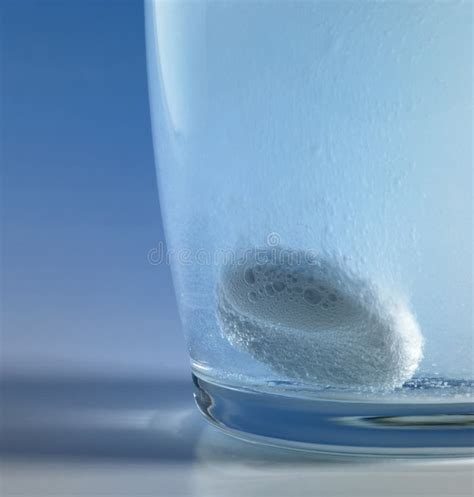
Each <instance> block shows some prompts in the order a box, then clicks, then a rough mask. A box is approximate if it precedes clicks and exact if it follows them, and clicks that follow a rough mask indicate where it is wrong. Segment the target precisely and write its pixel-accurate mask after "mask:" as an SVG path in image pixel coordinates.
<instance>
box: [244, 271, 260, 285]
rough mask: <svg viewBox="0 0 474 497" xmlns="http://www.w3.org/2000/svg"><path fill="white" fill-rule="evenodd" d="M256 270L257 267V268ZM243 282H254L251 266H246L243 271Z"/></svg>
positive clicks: (250, 283)
mask: <svg viewBox="0 0 474 497" xmlns="http://www.w3.org/2000/svg"><path fill="white" fill-rule="evenodd" d="M257 270H258V268H257ZM244 279H245V282H246V283H248V284H249V285H253V284H254V283H255V273H254V272H253V270H252V269H251V268H247V269H246V270H245V273H244Z"/></svg>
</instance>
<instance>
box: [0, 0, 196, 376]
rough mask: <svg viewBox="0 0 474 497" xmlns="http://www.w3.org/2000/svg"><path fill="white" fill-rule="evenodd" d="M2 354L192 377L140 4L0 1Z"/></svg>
mask: <svg viewBox="0 0 474 497" xmlns="http://www.w3.org/2000/svg"><path fill="white" fill-rule="evenodd" d="M2 11H3V12H2V14H3V15H2V17H3V18H2V28H1V33H2V46H1V58H2V61H1V62H2V65H3V68H2V87H1V91H2V118H1V121H2V127H3V129H2V157H1V163H2V166H1V170H2V210H3V212H2V219H3V223H2V224H3V226H2V228H3V232H2V273H3V275H2V280H3V288H2V307H3V312H2V363H3V368H4V371H6V372H9V373H17V374H20V373H21V374H23V373H24V374H29V373H32V372H34V373H35V374H36V373H37V374H51V373H59V374H64V375H77V374H79V375H88V374H94V375H95V374H104V375H113V376H116V375H169V374H172V375H184V374H188V364H187V356H186V353H185V346H184V340H183V337H182V335H181V330H180V325H179V320H178V315H177V311H176V306H175V301H174V295H173V291H172V286H171V278H170V273H169V268H168V267H166V266H152V265H150V264H149V263H148V261H147V253H148V251H149V250H150V249H152V248H153V247H155V246H157V244H158V243H159V242H160V241H162V240H163V230H162V225H161V219H160V210H159V204H158V194H157V190H156V181H155V171H154V160H153V150H152V141H151V132H150V118H149V108H148V94H147V81H146V60H145V44H144V20H143V5H142V2H141V1H140V0H128V1H118V0H115V1H100V0H95V1H87V0H81V1H75V0H69V1H68V0H58V1H31V0H20V1H7V2H4V3H3V7H2Z"/></svg>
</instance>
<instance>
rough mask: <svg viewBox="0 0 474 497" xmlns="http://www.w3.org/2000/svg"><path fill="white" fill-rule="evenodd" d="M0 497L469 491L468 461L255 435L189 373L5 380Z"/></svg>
mask: <svg viewBox="0 0 474 497" xmlns="http://www.w3.org/2000/svg"><path fill="white" fill-rule="evenodd" d="M1 393H2V411H3V412H2V431H1V448H0V450H1V483H0V485H1V486H0V495H1V496H2V497H13V496H25V497H26V496H28V497H43V496H44V497H46V496H48V497H50V496H62V497H66V496H67V497H70V496H71V497H73V496H74V497H75V496H131V497H132V496H133V497H142V496H154V497H162V496H163V497H174V496H179V497H194V496H196V497H200V496H204V497H227V496H232V497H233V496H236V497H237V496H238V497H242V496H256V497H264V496H267V495H268V496H271V497H279V496H285V497H286V496H298V497H306V496H314V497H318V496H322V497H323V496H324V497H328V496H349V495H350V496H357V495H360V496H364V497H366V496H372V495H373V496H381V495H384V496H422V495H427V496H443V497H446V496H471V495H472V494H473V488H474V482H473V474H474V471H473V470H474V462H473V461H472V460H469V459H449V460H443V459H432V460H422V459H388V458H385V459H372V458H360V457H359V458H357V457H352V458H351V457H339V456H332V457H331V456H327V455H321V454H315V453H308V452H300V451H293V450H287V449H281V448H275V447H268V446H263V445H257V444H251V443H248V442H244V441H241V440H238V439H235V438H231V437H229V436H228V435H226V434H224V433H222V432H221V431H220V430H218V429H217V428H215V427H213V426H211V425H210V424H208V423H207V422H206V421H205V420H204V418H203V417H202V416H201V415H200V414H199V412H198V410H197V409H196V407H195V405H194V401H193V396H192V384H191V381H190V380H184V379H183V380H178V379H169V380H166V379H161V380H155V379H113V380H112V379H100V380H99V379H43V378H37V379H32V378H5V379H4V380H3V382H2V386H1Z"/></svg>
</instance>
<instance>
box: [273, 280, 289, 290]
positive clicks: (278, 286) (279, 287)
mask: <svg viewBox="0 0 474 497" xmlns="http://www.w3.org/2000/svg"><path fill="white" fill-rule="evenodd" d="M285 287H286V285H285V283H283V281H275V283H273V288H274V289H275V291H277V292H282V291H283V290H284V289H285Z"/></svg>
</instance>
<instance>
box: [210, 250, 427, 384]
mask: <svg viewBox="0 0 474 497" xmlns="http://www.w3.org/2000/svg"><path fill="white" fill-rule="evenodd" d="M216 314H217V319H218V322H219V325H220V329H221V332H222V334H223V335H224V336H225V337H226V339H227V340H228V341H229V342H230V343H231V344H232V345H233V346H234V347H236V348H239V349H241V350H245V351H246V352H248V353H250V354H251V355H252V356H253V357H254V358H256V359H257V360H259V361H261V362H263V363H265V364H267V365H268V366H270V367H271V368H272V369H274V370H275V371H278V372H280V373H282V374H284V375H286V376H287V377H290V378H295V379H298V380H304V381H311V382H315V383H317V384H319V385H325V386H334V387H339V386H344V387H354V386H362V387H376V388H378V387H380V388H395V387H398V386H401V385H402V384H403V383H404V382H405V381H406V380H408V379H410V378H411V377H412V375H413V373H414V372H415V370H416V368H417V366H418V363H419V362H420V360H421V357H422V343H423V339H422V336H421V333H420V330H419V327H418V324H417V322H416V320H415V318H414V316H413V315H412V313H411V311H410V309H409V308H408V306H407V305H406V304H405V303H404V302H402V301H401V299H394V298H390V299H388V298H386V297H385V298H382V296H381V295H380V292H379V291H378V290H377V289H376V288H375V287H374V286H373V285H371V284H370V283H368V282H366V281H364V280H362V279H360V278H357V277H356V276H355V275H353V274H352V273H351V272H350V271H349V270H347V269H345V268H343V267H342V265H341V264H340V263H337V262H334V261H331V260H329V259H327V258H317V257H314V256H312V255H309V254H306V253H304V252H301V251H293V250H291V251H290V250H284V251H283V250H281V249H278V250H277V249H275V248H273V249H271V250H267V251H265V250H256V249H255V250H251V251H247V252H246V253H245V257H242V258H241V259H240V260H238V261H237V262H236V263H234V264H233V265H229V266H227V267H225V268H224V270H223V271H222V274H221V277H220V281H219V284H218V288H217V309H216Z"/></svg>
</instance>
